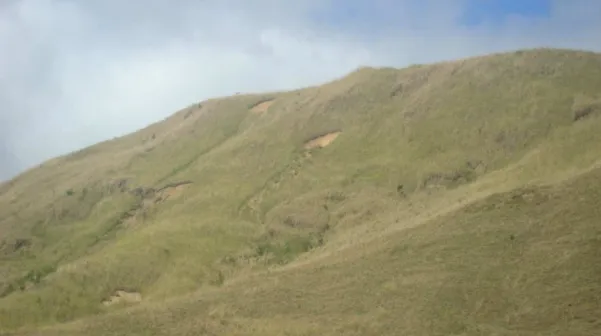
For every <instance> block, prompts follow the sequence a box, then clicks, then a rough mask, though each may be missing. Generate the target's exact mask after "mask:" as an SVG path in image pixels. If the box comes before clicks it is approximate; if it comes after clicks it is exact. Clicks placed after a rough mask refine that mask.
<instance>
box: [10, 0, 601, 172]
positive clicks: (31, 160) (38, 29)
mask: <svg viewBox="0 0 601 336" xmlns="http://www.w3.org/2000/svg"><path fill="white" fill-rule="evenodd" d="M599 17H601V1H595V0H569V1H568V0H547V1H542V0H522V1H518V0H512V1H510V0H480V1H477V0H304V1H290V0H254V1H248V0H203V1H198V0H179V1H169V0H129V1H121V0H86V1H80V0H5V1H1V0H0V50H2V52H1V53H0V180H1V179H3V178H8V177H10V176H14V175H15V174H17V173H19V172H21V171H23V169H26V168H28V167H32V166H34V165H36V164H38V163H40V162H42V161H44V160H47V159H49V158H52V157H54V156H56V155H60V154H64V153H67V152H70V151H73V150H76V149H79V148H81V147H85V146H88V145H91V144H93V143H96V142H98V141H102V140H105V139H107V138H112V137H114V136H119V135H122V134H125V133H128V132H132V131H135V130H137V129H139V128H142V127H144V126H146V125H148V124H149V123H152V122H155V121H157V120H160V119H163V118H165V117H166V116H168V115H170V114H171V113H173V112H174V111H175V110H177V109H179V108H181V107H184V106H187V105H189V104H191V103H194V102H196V101H199V100H203V99H206V98H209V97H214V96H223V95H229V94H233V93H235V92H249V91H253V92H254V91H265V90H282V89H291V88H296V87H299V86H306V85H312V84H316V83H321V82H324V81H327V80H330V79H332V78H335V77H339V76H342V75H344V74H345V73H348V72H350V71H352V70H354V69H355V68H357V67H359V66H363V65H376V66H378V65H386V66H398V67H402V66H406V65H409V64H413V63H430V62H436V61H440V60H448V59H454V58H459V57H468V56H474V55H482V54H486V53H492V52H499V51H506V50H515V49H520V48H533V47H543V46H544V47H560V48H577V49H589V50H595V51H601V20H599ZM149 97H152V100H151V101H150V100H149ZM41 139H43V140H41Z"/></svg>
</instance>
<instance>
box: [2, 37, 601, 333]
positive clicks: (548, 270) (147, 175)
mask: <svg viewBox="0 0 601 336" xmlns="http://www.w3.org/2000/svg"><path fill="white" fill-rule="evenodd" d="M600 102H601V54H599V53H592V52H587V51H576V50H567V49H549V48H535V49H531V50H516V51H511V52H503V53H497V54H491V55H482V56H475V57H469V58H465V59H459V60H450V61H443V62H437V63H432V64H426V65H414V66H409V67H405V68H402V69H395V68H390V67H360V68H358V69H356V70H354V71H352V72H350V73H349V74H347V75H345V76H342V77H340V78H337V79H334V80H331V81H328V82H326V83H323V84H321V85H315V86H311V87H306V88H301V89H298V90H291V91H278V92H275V91H274V92H261V93H244V94H237V95H234V96H230V97H221V98H211V99H207V100H204V101H200V102H196V103H193V104H190V105H188V106H187V107H185V108H182V109H180V110H178V111H177V112H175V113H174V114H172V115H171V116H169V117H167V118H165V119H164V120H162V121H160V122H157V123H153V124H151V125H148V126H147V127H145V128H142V129H141V130H139V131H137V132H132V133H130V134H127V135H124V136H122V137H118V138H115V139H112V140H108V141H105V142H102V143H99V144H96V145H94V146H90V147H86V148H83V149H81V150H79V151H76V152H73V153H69V154H66V155H63V156H60V157H57V158H55V159H52V160H49V161H47V162H44V163H42V164H41V165H40V166H39V167H37V168H32V169H30V170H27V171H26V172H23V173H22V174H20V175H18V176H17V177H15V178H14V179H11V180H10V181H7V182H6V183H4V184H0V332H10V333H15V334H18V335H29V334H43V335H53V334H57V335H58V334H61V335H65V334H66V335H69V334H74V335H75V334H82V333H87V334H90V335H92V336H93V335H104V334H140V335H142V334H147V333H150V332H152V333H154V334H165V335H167V334H176V335H178V334H181V335H185V334H190V333H193V332H194V333H198V332H201V331H204V332H205V333H213V334H232V335H236V334H240V335H242V334H244V335H250V334H256V335H272V334H273V335H276V334H277V335H280V334H283V333H288V334H291V335H304V334H324V335H329V334H331V335H334V334H341V333H342V334H347V335H353V334H357V335H358V334H395V330H396V331H398V330H401V329H402V330H406V331H407V332H408V333H411V334H416V335H420V334H423V335H431V334H461V333H463V334H466V335H468V334H470V335H471V334H481V333H483V332H486V333H496V334H500V335H501V334H502V335H512V334H515V335H518V334H524V333H539V332H540V333H547V334H549V333H550V334H553V333H555V334H557V333H560V334H562V335H569V334H574V335H577V334H582V333H585V334H586V333H589V334H590V333H594V332H595V331H597V330H598V326H597V325H595V324H594V322H592V321H591V320H590V319H591V316H593V315H594V313H595V312H601V309H600V307H598V306H596V305H595V304H594V303H592V302H590V300H589V301H587V300H586V299H585V294H584V293H585V289H586V290H588V291H589V292H587V293H589V294H587V295H589V297H596V296H598V295H601V287H598V286H597V285H596V284H594V283H593V282H590V281H589V280H590V279H592V278H591V277H592V276H594V274H595V272H597V267H596V263H595V259H594V255H595V254H594V253H596V252H595V251H597V250H596V246H597V245H595V240H594V239H597V238H596V237H599V234H600V232H599V231H598V230H597V229H596V226H595V218H597V217H596V216H598V215H599V214H598V212H596V210H595V207H594V204H595V200H598V199H601V195H598V193H597V192H596V191H595V189H594V188H593V187H592V186H593V185H594V183H596V181H598V179H599V176H601V175H599V172H601V171H600V170H599V168H598V167H599V164H600V162H601V161H599V157H601V156H600V154H601V150H600V149H599V148H598V146H596V145H595V144H596V143H598V142H599V141H601V133H599V132H598V129H599V126H600V122H601V119H600V118H599V116H600V115H601V103H600ZM323 136H327V137H326V138H320V137H323ZM547 223H548V224H547ZM570 225H573V230H570ZM545 256H547V257H545ZM576 257H578V258H579V259H575V258H576ZM520 260H523V264H520V262H519V261H520ZM370 274H371V275H370ZM569 274H571V275H569ZM527 279H528V280H527ZM587 279H589V280H587ZM551 285H552V286H553V288H554V291H555V292H554V293H556V294H553V295H551V294H549V292H548V290H550V289H549V287H548V286H551ZM493 288H499V291H498V292H495V291H494V290H493ZM454 293H460V294H454ZM119 297H129V298H130V299H129V300H128V299H125V300H122V299H120V298H119ZM110 298H112V299H110ZM290 298H292V299H290ZM559 298H561V299H562V300H567V301H570V302H571V303H570V304H571V306H569V307H570V308H560V307H559V306H557V305H558V304H559V301H558V300H559ZM107 300H112V301H110V304H106V302H109V301H107ZM103 302H105V304H103ZM445 307H446V308H445ZM562 309H563V310H562ZM566 309H567V310H568V311H569V314H572V315H571V316H574V317H573V318H571V319H566V318H563V319H562V318H559V316H562V315H561V314H563V313H562V312H563V311H566ZM587 311H590V312H592V313H587ZM566 314H567V313H566ZM591 314H593V315H591ZM576 316H578V317H576Z"/></svg>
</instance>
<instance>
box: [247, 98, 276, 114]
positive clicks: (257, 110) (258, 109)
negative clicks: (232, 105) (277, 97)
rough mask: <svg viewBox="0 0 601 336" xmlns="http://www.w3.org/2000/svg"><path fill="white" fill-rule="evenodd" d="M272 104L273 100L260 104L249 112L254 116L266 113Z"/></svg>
mask: <svg viewBox="0 0 601 336" xmlns="http://www.w3.org/2000/svg"><path fill="white" fill-rule="evenodd" d="M273 102H274V100H273V99H272V100H266V101H263V102H260V103H258V104H257V105H255V106H253V107H252V108H251V109H250V112H252V113H255V114H263V113H265V112H267V110H268V109H269V107H270V106H271V105H272V104H273Z"/></svg>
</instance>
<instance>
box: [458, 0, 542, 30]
mask: <svg viewBox="0 0 601 336" xmlns="http://www.w3.org/2000/svg"><path fill="white" fill-rule="evenodd" d="M551 5H552V3H551V1H550V0H521V1H520V0H467V1H465V5H464V13H463V15H462V17H461V21H460V22H461V23H463V24H465V25H468V26H473V25H478V24H482V23H484V22H486V23H488V24H492V25H497V26H498V25H501V24H502V23H503V22H504V21H505V20H506V19H507V18H508V17H511V16H521V17H526V18H549V16H550V15H551Z"/></svg>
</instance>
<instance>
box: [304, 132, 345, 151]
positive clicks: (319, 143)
mask: <svg viewBox="0 0 601 336" xmlns="http://www.w3.org/2000/svg"><path fill="white" fill-rule="evenodd" d="M340 133H342V132H341V131H336V132H330V133H327V134H324V135H321V136H318V137H317V138H313V139H311V140H309V141H307V142H306V143H305V149H313V148H323V147H326V146H328V145H330V144H331V143H332V142H333V141H334V140H336V138H337V137H338V136H339V135H340Z"/></svg>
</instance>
